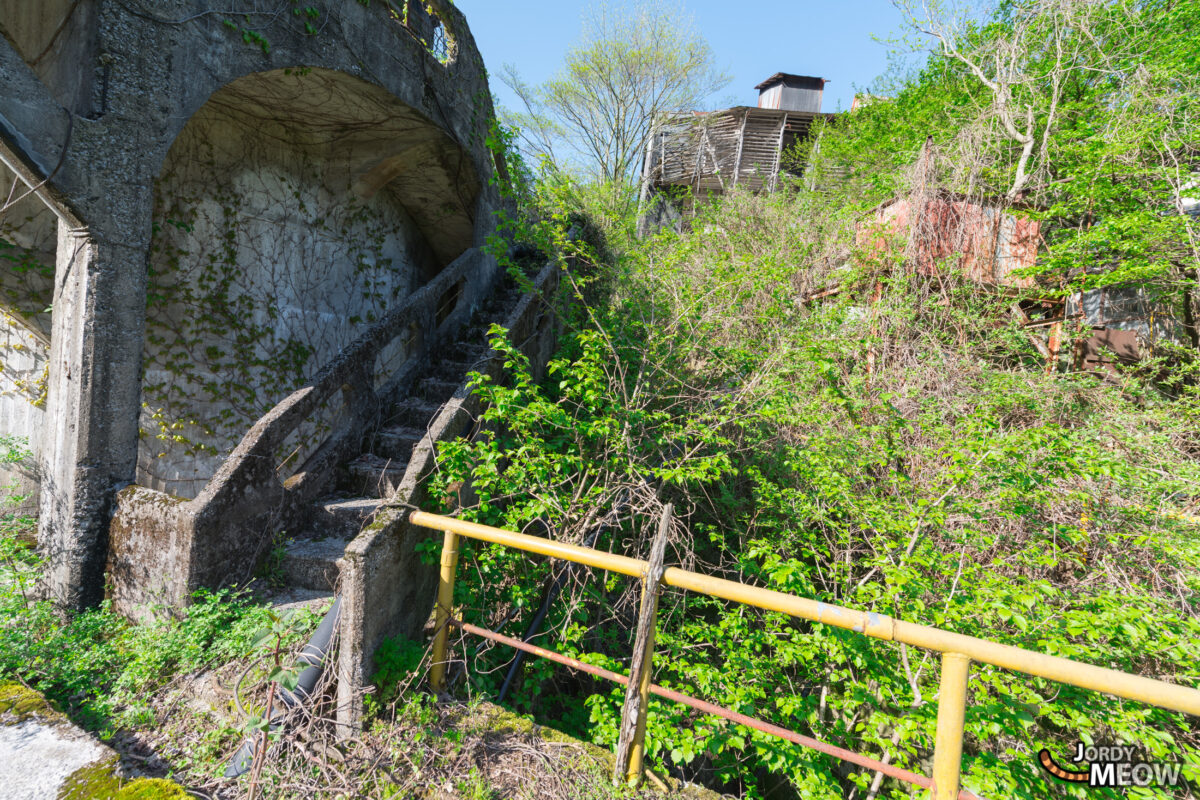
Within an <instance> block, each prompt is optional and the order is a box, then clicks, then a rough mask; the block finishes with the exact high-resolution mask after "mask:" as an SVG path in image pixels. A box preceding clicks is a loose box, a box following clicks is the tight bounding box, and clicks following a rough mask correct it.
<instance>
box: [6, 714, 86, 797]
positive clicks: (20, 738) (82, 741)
mask: <svg viewBox="0 0 1200 800" xmlns="http://www.w3.org/2000/svg"><path fill="white" fill-rule="evenodd" d="M107 755H109V752H108V748H106V747H103V746H101V745H99V744H97V743H96V742H94V741H92V740H91V739H89V738H88V737H86V736H69V735H65V733H64V729H63V728H62V727H58V726H51V725H47V724H46V723H44V722H40V721H38V720H34V719H30V720H26V721H25V722H19V723H17V724H16V725H6V726H0V786H3V787H4V796H5V797H6V798H9V800H57V798H58V793H59V790H61V789H62V787H63V784H64V783H66V781H67V778H69V777H70V776H71V774H72V773H73V772H75V771H76V770H78V769H80V768H82V767H86V766H87V765H88V764H92V763H95V762H97V761H100V760H102V759H104V758H105V757H106V756H107Z"/></svg>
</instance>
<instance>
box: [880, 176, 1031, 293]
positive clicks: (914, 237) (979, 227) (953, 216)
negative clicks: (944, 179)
mask: <svg viewBox="0 0 1200 800" xmlns="http://www.w3.org/2000/svg"><path fill="white" fill-rule="evenodd" d="M914 209H916V210H917V213H914ZM872 222H873V223H874V224H873V225H871V224H862V225H859V228H858V233H857V236H856V241H857V243H858V245H859V246H860V247H873V248H876V249H878V248H881V247H883V241H882V239H881V238H880V237H878V236H875V237H874V241H872V229H873V228H876V227H882V228H883V229H884V230H885V231H888V232H891V233H895V234H900V235H901V236H903V237H904V238H905V240H906V249H907V257H908V262H909V265H910V268H912V269H913V270H914V271H916V272H917V273H918V274H921V275H930V276H932V275H936V274H937V272H938V268H939V264H940V263H942V262H945V261H946V260H947V259H950V258H951V257H952V256H954V255H956V254H957V255H958V256H959V260H958V268H959V269H961V270H962V272H963V274H964V275H965V276H966V277H967V278H968V279H969V280H972V281H975V282H977V283H984V284H990V285H996V286H1008V287H1015V288H1028V287H1030V286H1032V285H1033V280H1032V279H1031V278H1017V277H1015V276H1013V274H1012V273H1013V271H1015V270H1017V269H1021V268H1023V267H1029V266H1032V265H1033V263H1034V261H1035V260H1036V259H1037V249H1038V242H1039V239H1040V236H1041V223H1040V222H1038V221H1037V220H1031V219H1022V218H1019V217H1016V216H1015V215H1013V214H1009V213H1006V212H1004V211H1001V210H1000V209H999V208H997V207H995V206H990V205H985V204H983V203H978V202H975V201H971V200H964V199H961V198H956V197H954V196H950V195H937V196H934V197H932V198H911V197H906V198H901V199H899V200H895V201H893V202H891V203H888V204H886V205H884V206H881V207H880V208H879V209H877V210H876V212H875V215H874V220H873V221H872Z"/></svg>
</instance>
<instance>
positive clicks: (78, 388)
mask: <svg viewBox="0 0 1200 800" xmlns="http://www.w3.org/2000/svg"><path fill="white" fill-rule="evenodd" d="M267 5H268V6H269V5H270V3H268V4H267ZM383 5H384V4H379V3H373V4H367V5H364V4H360V3H352V2H346V3H339V4H336V5H335V6H332V7H330V8H327V9H324V10H323V12H322V13H323V16H322V19H321V22H320V25H319V30H316V31H308V30H306V29H305V27H304V23H305V19H304V18H301V17H297V16H296V15H293V14H291V13H290V11H291V10H292V6H291V4H289V3H287V2H284V1H283V0H279V2H278V3H277V7H276V8H271V9H268V8H266V7H265V6H264V7H263V13H261V14H256V15H253V17H252V18H251V19H250V20H249V21H245V23H244V24H245V25H246V26H247V27H248V28H251V29H254V26H255V25H256V24H260V23H261V29H255V32H256V33H257V34H258V35H260V36H261V37H262V40H261V41H260V42H259V43H254V42H252V43H249V44H248V43H247V42H246V41H244V38H243V35H242V31H240V30H237V29H236V28H237V26H239V25H241V24H242V20H241V19H240V18H239V21H237V22H234V23H233V24H234V29H231V28H230V27H229V26H226V25H225V24H223V19H224V16H225V15H224V14H223V13H221V11H222V8H223V7H222V6H220V5H219V4H217V3H215V2H209V1H208V0H161V1H160V2H155V3H153V4H138V3H130V2H117V1H116V0H83V2H81V3H79V4H77V5H75V6H69V5H68V4H66V3H65V2H60V0H53V1H52V2H48V3H44V4H42V3H39V4H29V3H26V2H23V1H22V0H0V20H3V28H2V29H0V33H2V34H3V40H2V41H0V85H3V86H4V91H3V92H0V163H2V164H3V165H4V168H5V169H7V170H9V171H11V172H13V173H14V174H16V175H18V176H20V177H21V178H22V180H23V181H25V182H26V183H27V184H28V185H29V186H31V187H36V194H37V196H38V197H39V198H40V199H41V200H42V201H43V202H45V203H46V205H47V207H48V208H50V209H51V210H52V211H53V213H54V214H55V216H56V217H57V218H58V223H57V226H58V235H57V248H56V249H57V257H56V269H55V273H56V274H55V284H54V294H53V301H52V302H53V309H54V312H53V315H52V316H53V319H52V326H51V337H50V338H51V344H50V355H49V375H48V380H47V390H48V397H47V401H46V419H47V421H46V426H45V430H44V432H42V434H41V435H40V436H38V437H37V438H39V440H40V442H41V443H42V446H41V448H40V450H41V452H40V454H39V462H40V463H39V467H40V469H39V474H40V478H41V481H42V485H41V501H40V504H41V505H40V507H41V517H40V526H41V530H40V534H39V539H40V543H41V546H42V548H43V550H44V551H45V552H46V555H47V556H48V558H49V560H50V572H49V580H48V589H49V590H50V593H51V594H52V595H53V596H54V597H56V598H57V599H58V600H60V601H61V602H63V603H65V604H68V605H74V606H79V605H86V604H88V603H91V602H94V601H96V600H98V599H99V598H100V596H101V593H102V585H103V568H104V561H105V553H106V550H107V548H106V546H105V545H106V539H107V526H108V523H109V518H110V516H111V514H112V512H113V509H114V507H115V503H114V498H115V494H116V492H117V490H119V489H120V488H121V487H122V486H123V485H126V484H128V483H130V482H132V481H133V480H134V479H135V477H136V474H137V463H138V452H139V446H138V429H139V425H138V421H139V416H140V414H141V402H142V399H143V398H142V393H141V388H142V384H141V377H142V368H143V356H144V352H145V345H146V336H145V334H146V297H147V288H148V280H147V263H148V259H149V257H150V254H151V248H152V244H153V241H154V222H153V220H154V214H155V193H154V189H155V181H156V179H157V178H158V177H159V176H160V175H161V174H162V173H163V169H164V166H165V165H166V164H167V159H168V154H169V152H170V150H171V148H172V147H173V146H174V145H175V143H176V142H177V140H178V139H179V137H180V134H181V133H182V132H183V131H184V130H185V128H186V127H187V126H188V124H189V122H190V120H192V118H193V116H194V115H196V113H197V112H198V111H200V110H201V109H202V108H203V107H204V106H205V104H206V103H207V102H208V101H209V100H210V99H212V98H214V97H216V98H218V99H219V98H220V96H221V95H220V91H221V89H222V88H223V87H227V86H230V85H232V84H234V83H235V82H237V81H239V80H240V79H244V78H247V77H248V76H256V75H269V74H273V73H277V72H279V71H283V70H292V71H293V72H296V77H297V78H304V77H306V76H308V77H311V76H317V77H318V78H321V77H322V76H324V77H326V78H327V77H328V76H329V75H338V76H349V77H340V78H337V79H335V80H342V81H345V80H349V79H350V78H352V79H353V80H352V82H356V83H357V84H358V85H360V86H361V87H365V88H361V90H360V91H356V92H354V93H352V95H353V96H355V97H359V96H361V97H372V96H382V95H386V96H387V98H388V102H389V103H392V104H395V107H396V108H403V110H404V113H403V115H402V116H403V117H404V119H406V120H408V121H409V122H411V124H412V126H413V127H414V128H418V129H421V130H424V131H425V132H426V136H425V137H424V138H422V139H421V144H420V146H418V145H417V144H416V143H415V142H414V143H412V144H413V146H412V147H410V148H408V149H403V150H399V151H395V152H391V153H385V152H382V151H379V152H375V153H373V154H370V155H368V154H367V152H366V151H364V150H362V149H361V148H359V149H356V151H355V152H356V153H358V154H359V156H361V158H359V159H358V160H357V161H355V160H353V159H351V160H350V161H348V162H347V165H348V166H353V169H355V170H358V169H361V173H360V174H357V175H354V176H353V181H351V180H350V178H349V176H347V177H343V178H339V179H338V180H340V181H341V182H342V183H344V184H348V185H349V187H350V189H351V191H354V192H357V196H358V197H359V198H360V199H361V198H363V197H373V196H375V195H377V194H379V193H380V192H384V191H391V192H395V191H396V189H395V187H400V188H399V193H400V194H404V193H405V192H409V193H412V194H413V195H414V196H415V197H417V200H419V201H424V202H414V203H412V204H411V205H412V207H413V208H416V207H418V206H420V208H421V209H422V210H421V212H420V213H414V212H413V211H412V210H410V209H407V208H406V209H405V210H406V213H407V214H408V216H409V217H410V218H412V219H413V222H414V225H413V230H415V231H417V232H419V233H421V235H422V236H423V237H424V238H425V239H426V240H427V246H428V247H429V248H430V250H431V251H432V252H433V253H434V254H435V257H437V258H438V259H440V260H441V261H442V262H443V265H444V262H445V259H446V258H448V257H449V255H450V254H451V253H452V252H453V251H454V248H455V247H462V248H466V247H478V246H480V245H482V244H483V243H484V241H485V239H486V237H487V235H488V233H489V232H490V231H491V230H492V228H493V226H494V223H493V220H492V217H491V213H490V212H491V210H492V209H493V208H494V207H495V206H496V204H497V202H498V198H497V195H496V192H495V190H494V189H493V188H491V186H490V185H489V180H488V179H489V177H490V175H491V174H492V169H493V165H492V162H491V156H490V154H489V153H488V152H487V150H486V149H485V148H484V146H483V142H484V140H485V138H486V134H487V124H488V120H489V119H490V117H491V115H492V111H491V106H490V94H489V92H488V89H487V83H486V79H485V76H484V72H483V65H482V61H481V59H480V58H479V55H478V51H477V50H476V49H475V46H474V43H473V41H472V40H471V37H470V33H469V31H468V29H467V26H466V22H465V20H464V18H463V17H462V15H461V14H460V13H459V12H458V11H457V10H455V9H454V8H453V7H452V6H450V5H448V4H447V5H445V7H442V8H441V9H440V11H439V13H440V15H441V17H442V19H443V21H444V22H445V24H446V27H447V29H448V30H449V31H450V33H451V35H452V38H453V40H454V47H453V48H452V52H453V54H454V56H453V59H452V60H451V61H450V63H443V62H442V61H439V60H438V59H437V58H435V57H434V56H433V55H431V54H430V53H429V52H428V51H427V49H426V47H425V46H424V45H423V44H422V43H421V42H420V41H418V39H417V38H416V37H415V36H414V35H413V34H412V32H410V31H409V30H407V29H405V28H404V27H403V26H401V25H399V24H398V23H397V22H396V21H395V20H394V19H393V18H392V17H391V16H390V15H389V12H388V9H387V8H385V7H383ZM410 5H411V6H412V8H411V9H410V14H413V15H416V16H415V17H414V20H415V22H416V23H418V24H419V25H426V26H428V25H427V23H428V20H425V21H422V20H421V18H420V14H421V13H423V12H422V11H421V7H422V4H420V3H415V2H414V3H411V4H410ZM439 5H441V4H439ZM35 8H36V9H37V11H34V10H33V9H35ZM39 12H40V13H39ZM297 68H299V69H298V72H297ZM287 77H289V78H290V77H292V76H287ZM251 84H253V81H251ZM253 88H254V87H253V86H251V89H253ZM259 88H261V85H260V86H259ZM251 95H252V96H253V92H251ZM398 116H400V115H398ZM268 134H269V132H264V135H268ZM434 134H436V135H434ZM431 142H432V143H434V144H433V145H430V143H431ZM427 145H430V146H427ZM373 159H376V160H377V161H376V163H372V160H373ZM229 180H230V182H232V181H233V180H234V176H229ZM447 180H451V181H453V186H452V188H451V192H452V193H453V195H454V199H455V200H456V201H459V202H458V207H457V208H450V207H446V203H444V202H437V201H436V199H437V198H441V197H444V196H445V191H446V187H445V186H444V184H445V182H446V181H447ZM463 187H468V189H469V187H477V192H476V193H475V195H474V196H472V193H471V191H470V190H468V191H465V192H462V191H460V190H461V189H463ZM435 189H436V192H435V191H434V190H435ZM427 190H428V191H427ZM422 192H425V194H424V195H422ZM429 192H433V193H429ZM439 193H440V194H439ZM402 207H403V206H402ZM421 214H426V215H428V216H427V217H426V218H425V219H424V220H422V219H421ZM435 229H436V230H438V231H444V232H445V233H444V234H443V233H435V232H434V231H435ZM431 237H432V241H428V240H429V239H430V238H431ZM467 237H469V241H465V240H464V239H466V238H467ZM235 261H236V259H235ZM434 266H435V267H436V266H438V265H437V264H436V263H435V264H434ZM480 282H481V283H487V281H486V280H481V281H480ZM316 366H319V362H318V363H317V364H316ZM277 399H280V398H274V400H277ZM268 402H271V401H268ZM31 438H32V437H31Z"/></svg>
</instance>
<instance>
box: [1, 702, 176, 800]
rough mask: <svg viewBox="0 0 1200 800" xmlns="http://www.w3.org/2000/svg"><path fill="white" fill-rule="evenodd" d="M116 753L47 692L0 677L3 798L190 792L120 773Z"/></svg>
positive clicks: (90, 799)
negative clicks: (57, 705)
mask: <svg viewBox="0 0 1200 800" xmlns="http://www.w3.org/2000/svg"><path fill="white" fill-rule="evenodd" d="M119 772H120V767H119V760H118V758H117V754H116V753H115V752H113V751H112V750H111V749H110V748H108V747H106V746H105V745H103V744H101V743H100V742H98V741H96V739H94V738H93V737H92V736H90V735H89V734H87V733H85V732H84V731H83V730H81V729H80V728H79V727H78V726H76V725H74V724H73V723H71V722H70V721H69V720H68V719H67V718H66V717H65V716H64V715H62V714H61V713H59V712H58V711H56V710H55V709H53V708H52V707H51V706H50V704H49V703H48V702H46V700H45V698H43V697H42V696H41V695H39V694H37V693H36V692H32V691H30V690H29V689H26V688H25V687H24V686H21V685H20V684H16V683H0V795H2V796H3V797H4V798H5V800H94V798H100V797H104V798H114V800H120V798H130V800H133V798H142V799H143V800H145V798H156V799H161V800H175V798H180V799H181V800H182V798H186V797H187V796H188V795H187V794H186V793H185V792H184V791H183V789H182V788H181V787H179V786H178V785H176V784H174V783H171V782H170V781H165V780H160V779H148V778H136V779H132V780H131V779H129V778H126V777H122V776H121V775H119V774H118V773H119Z"/></svg>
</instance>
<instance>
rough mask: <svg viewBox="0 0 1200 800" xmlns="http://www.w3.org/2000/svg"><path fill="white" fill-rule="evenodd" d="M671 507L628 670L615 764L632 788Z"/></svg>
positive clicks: (649, 570)
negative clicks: (627, 682) (627, 683)
mask: <svg viewBox="0 0 1200 800" xmlns="http://www.w3.org/2000/svg"><path fill="white" fill-rule="evenodd" d="M671 513H672V507H671V504H670V503H668V504H667V506H666V508H664V509H663V514H662V518H661V519H660V520H659V523H658V535H657V536H656V537H655V539H654V545H653V547H651V549H650V561H649V563H648V564H647V566H646V574H645V576H644V577H643V579H642V580H643V583H642V603H641V609H640V613H639V614H638V625H637V637H636V638H635V639H634V643H633V660H632V663H631V664H630V670H629V685H628V686H627V687H626V690H625V706H624V708H622V709H621V731H620V738H619V739H618V740H617V758H616V761H615V763H614V764H613V781H614V782H619V781H620V780H621V779H622V778H624V779H625V781H626V782H628V783H629V784H630V785H632V786H636V785H637V784H639V783H641V780H642V762H643V760H644V758H645V754H646V710H647V707H648V706H649V703H650V683H651V676H652V675H653V672H654V665H653V661H654V627H655V622H656V621H657V619H658V590H659V586H660V585H661V583H662V577H663V573H664V572H665V571H666V566H665V565H664V564H663V559H664V557H665V556H666V551H667V534H668V533H669V532H670V530H671Z"/></svg>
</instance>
